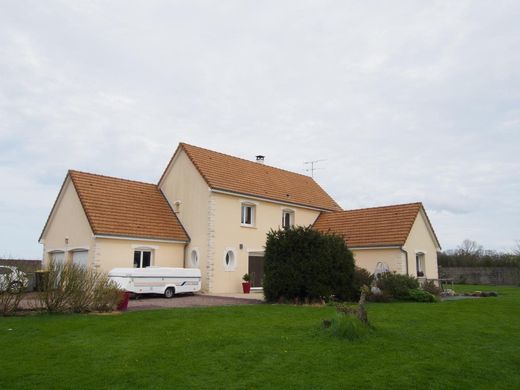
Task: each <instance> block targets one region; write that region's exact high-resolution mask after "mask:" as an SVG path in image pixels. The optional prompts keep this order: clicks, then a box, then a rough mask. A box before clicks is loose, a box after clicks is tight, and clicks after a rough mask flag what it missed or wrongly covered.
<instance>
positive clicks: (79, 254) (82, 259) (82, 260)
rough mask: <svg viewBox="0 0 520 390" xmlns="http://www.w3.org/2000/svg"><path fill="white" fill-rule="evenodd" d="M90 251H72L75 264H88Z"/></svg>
mask: <svg viewBox="0 0 520 390" xmlns="http://www.w3.org/2000/svg"><path fill="white" fill-rule="evenodd" d="M87 260H88V251H76V252H73V253H72V261H73V262H74V264H78V265H82V266H84V267H86V266H87Z"/></svg>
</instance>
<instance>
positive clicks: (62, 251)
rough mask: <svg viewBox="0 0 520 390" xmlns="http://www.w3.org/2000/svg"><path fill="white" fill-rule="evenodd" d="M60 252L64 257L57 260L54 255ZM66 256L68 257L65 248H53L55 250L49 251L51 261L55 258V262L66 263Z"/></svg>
mask: <svg viewBox="0 0 520 390" xmlns="http://www.w3.org/2000/svg"><path fill="white" fill-rule="evenodd" d="M58 254H61V255H63V258H62V259H61V260H59V261H56V260H55V259H54V256H55V255H58ZM66 258H67V256H66V251H64V250H53V251H50V252H49V261H50V260H53V261H54V263H55V264H58V263H59V264H65V261H66Z"/></svg>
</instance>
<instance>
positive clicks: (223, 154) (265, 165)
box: [179, 142, 318, 184]
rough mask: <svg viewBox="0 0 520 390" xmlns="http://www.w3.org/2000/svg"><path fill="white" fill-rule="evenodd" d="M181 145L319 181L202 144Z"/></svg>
mask: <svg viewBox="0 0 520 390" xmlns="http://www.w3.org/2000/svg"><path fill="white" fill-rule="evenodd" d="M179 145H181V146H183V147H184V146H190V147H193V148H198V149H202V150H206V151H208V152H211V153H215V154H220V155H222V156H226V157H231V158H235V159H237V160H242V161H245V162H248V163H251V164H259V165H261V166H264V167H266V168H271V169H276V170H278V171H282V172H287V173H290V174H293V175H299V176H302V177H306V178H308V179H311V180H312V181H314V182H315V183H316V184H317V183H318V182H317V181H316V180H314V178H313V177H311V176H309V175H305V174H303V173H298V172H293V171H289V170H288V169H283V168H278V167H274V166H272V165H268V164H264V163H258V162H255V161H251V160H248V159H246V158H242V157H237V156H233V155H231V154H226V153H222V152H218V151H216V150H212V149H207V148H203V147H202V146H197V145H191V144H188V143H186V142H179Z"/></svg>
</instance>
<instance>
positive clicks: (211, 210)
mask: <svg viewBox="0 0 520 390" xmlns="http://www.w3.org/2000/svg"><path fill="white" fill-rule="evenodd" d="M216 205H217V200H216V199H215V197H214V196H212V194H211V192H210V193H209V197H208V239H207V243H208V253H207V258H206V285H207V288H208V291H212V288H213V273H214V272H215V219H216V213H215V209H216Z"/></svg>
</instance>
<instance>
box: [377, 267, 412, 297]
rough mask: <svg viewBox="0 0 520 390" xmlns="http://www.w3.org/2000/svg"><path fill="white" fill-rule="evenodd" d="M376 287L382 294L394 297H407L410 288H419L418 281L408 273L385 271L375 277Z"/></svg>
mask: <svg viewBox="0 0 520 390" xmlns="http://www.w3.org/2000/svg"><path fill="white" fill-rule="evenodd" d="M376 284H377V287H379V289H381V291H382V292H383V294H384V295H386V296H390V297H392V298H394V299H398V300H401V299H404V300H406V299H409V297H410V290H412V289H418V288H419V281H418V280H417V279H416V278H414V277H413V276H410V275H403V274H398V273H396V272H385V273H384V274H382V275H380V276H379V278H378V279H377V282H376Z"/></svg>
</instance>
